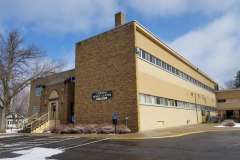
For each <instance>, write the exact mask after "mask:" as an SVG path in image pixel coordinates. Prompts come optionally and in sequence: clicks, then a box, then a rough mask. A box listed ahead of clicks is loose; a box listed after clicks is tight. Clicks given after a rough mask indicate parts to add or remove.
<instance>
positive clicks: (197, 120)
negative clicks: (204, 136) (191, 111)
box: [195, 93, 198, 123]
mask: <svg viewBox="0 0 240 160" xmlns="http://www.w3.org/2000/svg"><path fill="white" fill-rule="evenodd" d="M195 108H196V114H197V123H198V113H197V101H196V93H195Z"/></svg>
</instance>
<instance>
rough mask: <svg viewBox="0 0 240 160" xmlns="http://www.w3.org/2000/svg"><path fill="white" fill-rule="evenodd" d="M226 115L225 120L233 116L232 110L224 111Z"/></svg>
mask: <svg viewBox="0 0 240 160" xmlns="http://www.w3.org/2000/svg"><path fill="white" fill-rule="evenodd" d="M226 113H227V118H230V117H231V116H233V110H226Z"/></svg>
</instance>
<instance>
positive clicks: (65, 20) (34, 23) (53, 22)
mask: <svg viewBox="0 0 240 160" xmlns="http://www.w3.org/2000/svg"><path fill="white" fill-rule="evenodd" d="M116 10H118V4H117V1H112V0H104V1H98V0H81V1H79V0H69V1H65V0H58V1H55V0H35V1H32V0H19V1H13V0H8V1H1V2H0V15H4V16H1V17H0V23H9V22H11V23H14V24H18V25H20V26H25V27H26V25H30V26H31V28H30V29H32V30H37V31H43V32H46V31H47V32H48V33H49V32H50V33H51V32H60V33H69V32H70V33H76V32H86V31H90V30H91V29H92V28H104V27H106V26H109V25H112V26H113V27H114V13H115V12H116ZM9 20H11V21H9Z"/></svg>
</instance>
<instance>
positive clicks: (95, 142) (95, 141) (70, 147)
mask: <svg viewBox="0 0 240 160" xmlns="http://www.w3.org/2000/svg"><path fill="white" fill-rule="evenodd" d="M108 139H109V138H105V139H100V140H97V141H93V142H89V143H84V144H79V145H75V146H71V147H68V148H64V149H72V148H76V147H81V146H86V145H89V144H93V143H97V142H101V141H106V140H108Z"/></svg>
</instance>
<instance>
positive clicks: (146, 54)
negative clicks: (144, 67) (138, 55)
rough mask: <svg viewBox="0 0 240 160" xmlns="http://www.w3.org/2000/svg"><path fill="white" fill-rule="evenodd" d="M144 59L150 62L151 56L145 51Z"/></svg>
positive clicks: (143, 53) (143, 52)
mask: <svg viewBox="0 0 240 160" xmlns="http://www.w3.org/2000/svg"><path fill="white" fill-rule="evenodd" d="M142 58H143V59H146V60H147V61H149V55H148V53H147V52H145V51H142Z"/></svg>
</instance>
